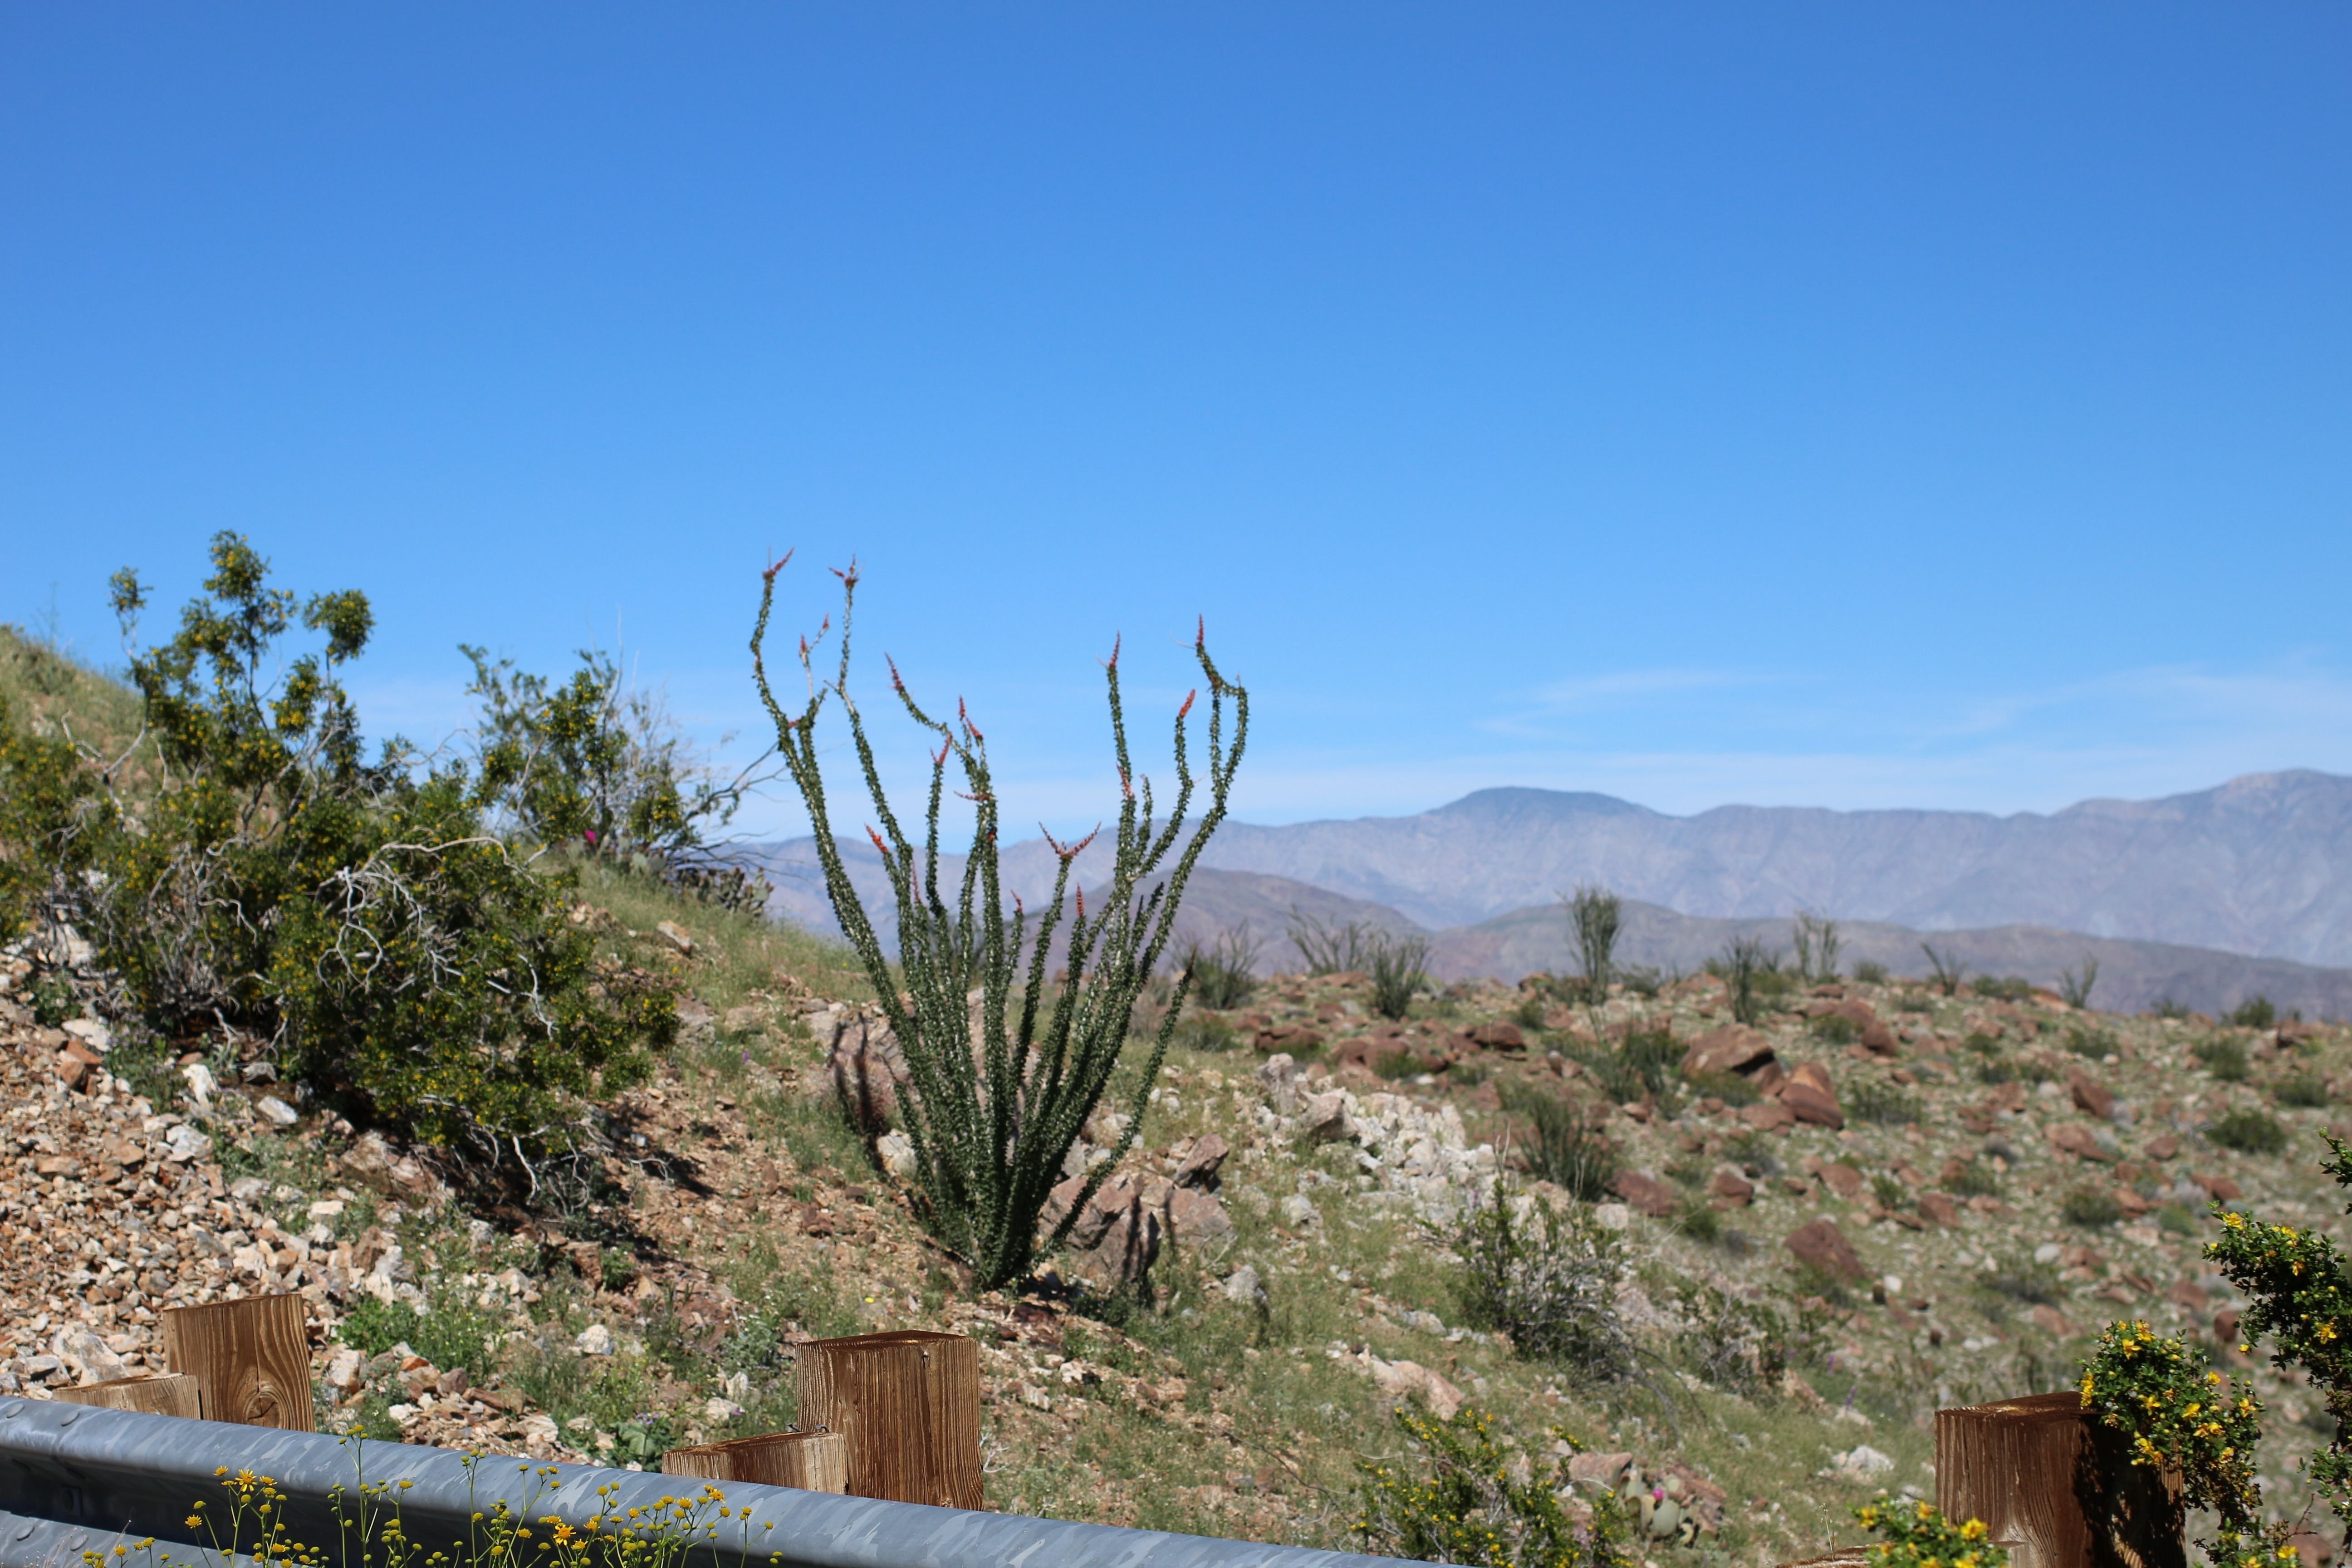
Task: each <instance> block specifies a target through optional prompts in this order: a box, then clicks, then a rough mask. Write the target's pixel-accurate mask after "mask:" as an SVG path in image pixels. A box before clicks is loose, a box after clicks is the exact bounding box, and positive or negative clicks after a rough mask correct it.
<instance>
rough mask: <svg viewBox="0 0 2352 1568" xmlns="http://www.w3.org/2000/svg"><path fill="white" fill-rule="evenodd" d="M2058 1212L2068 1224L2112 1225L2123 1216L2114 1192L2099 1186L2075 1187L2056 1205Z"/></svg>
mask: <svg viewBox="0 0 2352 1568" xmlns="http://www.w3.org/2000/svg"><path fill="white" fill-rule="evenodd" d="M2058 1213H2059V1215H2060V1217H2061V1218H2063V1219H2064V1220H2065V1222H2066V1223H2067V1224H2068V1225H2080V1226H2104V1225H2113V1224H2115V1223H2116V1221H2117V1220H2119V1219H2121V1218H2123V1217H2124V1211H2123V1209H2122V1207H2121V1206H2120V1205H2117V1204H2116V1197H2115V1194H2113V1193H2110V1192H2107V1191H2105V1190H2104V1189H2103V1188H2099V1187H2076V1188H2075V1189H2074V1191H2073V1192H2071V1193H2068V1194H2066V1197H2065V1200H2064V1201H2063V1203H2061V1204H2060V1205H2058Z"/></svg>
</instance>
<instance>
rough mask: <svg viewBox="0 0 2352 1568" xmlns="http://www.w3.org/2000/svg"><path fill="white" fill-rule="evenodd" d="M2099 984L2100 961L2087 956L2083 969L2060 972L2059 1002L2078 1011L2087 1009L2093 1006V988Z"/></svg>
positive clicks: (2085, 956)
mask: <svg viewBox="0 0 2352 1568" xmlns="http://www.w3.org/2000/svg"><path fill="white" fill-rule="evenodd" d="M2098 983H2099V961H2098V960H2097V959H2095V958H2093V957H2091V956H2089V955H2088V954H2085V955H2084V959H2083V963H2082V967H2080V968H2079V969H2062V970H2060V971H2059V972H2058V996H2059V1000H2061V1001H2063V1002H2064V1003H2065V1004H2066V1005H2068V1006H2069V1007H2074V1008H2077V1009H2080V1008H2084V1007H2087V1006H2089V1005H2091V988H2092V987H2093V986H2095V985H2096V984H2098Z"/></svg>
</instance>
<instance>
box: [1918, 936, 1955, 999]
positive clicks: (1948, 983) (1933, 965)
mask: <svg viewBox="0 0 2352 1568" xmlns="http://www.w3.org/2000/svg"><path fill="white" fill-rule="evenodd" d="M1919 951H1920V952H1924V953H1926V954H1927V971H1928V973H1930V974H1931V975H1933V976H1934V977H1935V981H1936V989H1937V990H1938V991H1941V992H1942V993H1943V994H1945V995H1947V996H1957V995H1958V994H1960V986H1961V985H1962V984H1965V983H1966V976H1965V975H1964V974H1963V973H1962V972H1961V969H1960V961H1959V959H1958V958H1957V957H1954V956H1950V955H1948V954H1945V953H1940V952H1937V951H1936V950H1935V949H1934V948H1932V947H1930V946H1928V945H1927V943H1926V942H1921V943H1920V944H1919Z"/></svg>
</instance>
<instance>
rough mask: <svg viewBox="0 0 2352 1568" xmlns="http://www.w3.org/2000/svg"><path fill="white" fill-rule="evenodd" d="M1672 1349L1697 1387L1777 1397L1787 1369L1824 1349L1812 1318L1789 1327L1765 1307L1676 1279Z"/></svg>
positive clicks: (1699, 1283) (1711, 1287) (1712, 1287)
mask: <svg viewBox="0 0 2352 1568" xmlns="http://www.w3.org/2000/svg"><path fill="white" fill-rule="evenodd" d="M1673 1290H1674V1302H1675V1314H1674V1315H1675V1318H1676V1319H1678V1320H1679V1324H1678V1327H1677V1331H1676V1332H1675V1350H1676V1352H1678V1353H1679V1355H1680V1358H1681V1360H1682V1362H1683V1363H1684V1364H1685V1367H1687V1368H1688V1370H1689V1371H1690V1372H1691V1373H1692V1374H1693V1375H1694V1376H1696V1377H1697V1378H1698V1379H1699V1380H1700V1381H1701V1382H1703V1383H1706V1384H1711V1385H1713V1386H1714V1387H1717V1388H1725V1389H1729V1390H1730V1391H1731V1392H1733V1393H1735V1394H1766V1393H1770V1392H1773V1391H1776V1390H1777V1389H1778V1388H1779V1387H1780V1378H1781V1374H1782V1373H1786V1372H1787V1371H1788V1370H1789V1368H1790V1365H1791V1364H1793V1363H1796V1362H1798V1361H1801V1360H1803V1359H1805V1358H1807V1357H1810V1356H1812V1355H1817V1354H1819V1353H1820V1352H1821V1350H1822V1348H1823V1343H1822V1323H1821V1322H1820V1321H1817V1320H1816V1319H1815V1318H1814V1317H1813V1316H1812V1314H1811V1313H1807V1314H1803V1315H1801V1316H1800V1318H1799V1319H1798V1321H1795V1322H1790V1321H1789V1320H1788V1319H1787V1318H1786V1317H1784V1316H1782V1315H1781V1313H1780V1312H1779V1311H1778V1310H1775V1309H1774V1308H1773V1307H1772V1306H1771V1305H1770V1303H1769V1302H1766V1301H1760V1300H1748V1299H1747V1298H1745V1297H1740V1296H1735V1295H1732V1294H1731V1293H1730V1292H1728V1291H1727V1290H1725V1289H1721V1288H1720V1287H1718V1286H1715V1285H1709V1284H1706V1283H1703V1282H1702V1281H1699V1280H1696V1279H1689V1278H1688V1277H1686V1276H1685V1277H1678V1278H1677V1279H1675V1281H1674V1282H1673Z"/></svg>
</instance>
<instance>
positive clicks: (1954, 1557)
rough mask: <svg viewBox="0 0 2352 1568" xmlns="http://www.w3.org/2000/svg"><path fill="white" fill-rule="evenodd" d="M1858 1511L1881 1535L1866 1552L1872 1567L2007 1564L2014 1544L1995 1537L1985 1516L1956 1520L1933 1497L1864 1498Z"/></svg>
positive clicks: (1988, 1567) (1997, 1567) (1998, 1567)
mask: <svg viewBox="0 0 2352 1568" xmlns="http://www.w3.org/2000/svg"><path fill="white" fill-rule="evenodd" d="M1853 1517H1854V1518H1855V1519H1857V1520H1859V1521H1862V1527H1863V1528H1864V1530H1867V1531H1871V1532H1872V1533H1873V1534H1874V1535H1876V1536H1878V1537H1879V1538H1880V1539H1879V1541H1878V1542H1876V1543H1875V1544H1874V1545H1873V1546H1871V1547H1870V1549H1869V1550H1868V1551H1867V1552H1865V1553H1864V1560H1865V1561H1866V1562H1867V1563H1869V1565H1870V1568H2007V1564H2008V1563H2009V1549H2008V1548H2007V1547H2004V1546H1997V1545H1995V1544H1994V1543H1993V1542H1992V1541H1991V1540H1990V1531H1988V1530H1987V1529H1986V1528H1985V1522H1984V1521H1982V1520H1980V1519H1971V1520H1967V1521H1963V1522H1961V1523H1958V1524H1954V1523H1953V1522H1952V1521H1951V1520H1949V1519H1948V1518H1947V1517H1946V1516H1945V1515H1943V1514H1941V1513H1939V1512H1937V1510H1936V1506H1935V1504H1933V1503H1927V1502H1911V1501H1907V1500H1901V1499H1892V1500H1887V1501H1885V1502H1873V1503H1864V1504H1863V1505H1862V1506H1861V1507H1860V1508H1857V1509H1855V1510H1853Z"/></svg>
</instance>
